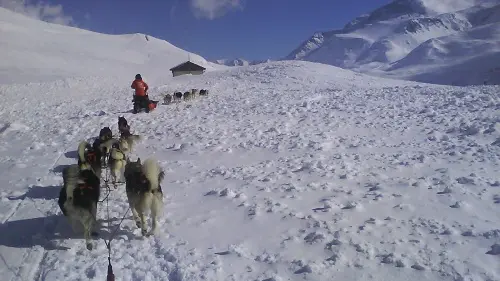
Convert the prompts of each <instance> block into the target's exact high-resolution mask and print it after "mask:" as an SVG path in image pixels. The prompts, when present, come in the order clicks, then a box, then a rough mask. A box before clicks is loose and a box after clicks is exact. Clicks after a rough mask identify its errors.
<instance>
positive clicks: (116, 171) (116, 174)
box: [108, 143, 127, 189]
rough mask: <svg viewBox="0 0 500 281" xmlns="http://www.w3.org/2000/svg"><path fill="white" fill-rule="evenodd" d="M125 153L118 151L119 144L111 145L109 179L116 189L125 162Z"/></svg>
mask: <svg viewBox="0 0 500 281" xmlns="http://www.w3.org/2000/svg"><path fill="white" fill-rule="evenodd" d="M126 158H127V157H126V155H125V153H123V151H122V150H121V149H120V145H119V143H115V144H113V146H112V147H111V151H110V152H109V162H108V163H109V169H110V170H111V177H112V179H113V183H114V185H115V189H116V183H117V182H118V180H119V179H121V174H122V170H123V169H124V168H125V165H126V164H127V162H126V161H125V159H126Z"/></svg>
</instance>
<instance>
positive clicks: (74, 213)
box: [57, 164, 100, 251]
mask: <svg viewBox="0 0 500 281" xmlns="http://www.w3.org/2000/svg"><path fill="white" fill-rule="evenodd" d="M63 181H64V186H63V187H62V188H61V191H60V192H59V199H58V201H57V203H58V205H59V208H61V211H62V213H63V214H64V216H66V217H67V218H68V220H69V222H70V224H71V226H72V228H73V231H75V232H76V231H77V228H76V227H77V223H78V222H79V223H81V224H82V225H83V235H84V238H85V244H86V245H87V249H88V250H89V251H90V250H92V248H93V247H92V244H91V243H90V238H91V236H92V235H97V234H96V233H95V232H92V229H93V228H94V226H95V224H96V222H97V202H98V201H99V196H100V179H99V177H98V176H97V175H96V174H94V172H93V171H92V170H90V169H85V170H80V167H79V165H77V164H73V165H70V166H68V167H66V168H64V170H63Z"/></svg>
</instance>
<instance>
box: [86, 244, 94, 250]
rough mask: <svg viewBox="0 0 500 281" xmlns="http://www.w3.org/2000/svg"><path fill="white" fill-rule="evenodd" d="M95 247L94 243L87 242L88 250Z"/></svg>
mask: <svg viewBox="0 0 500 281" xmlns="http://www.w3.org/2000/svg"><path fill="white" fill-rule="evenodd" d="M93 248H94V247H93V246H92V243H88V244H87V250H89V251H92V249H93Z"/></svg>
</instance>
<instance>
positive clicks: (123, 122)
mask: <svg viewBox="0 0 500 281" xmlns="http://www.w3.org/2000/svg"><path fill="white" fill-rule="evenodd" d="M118 131H119V132H120V134H122V133H123V132H125V131H128V132H130V126H129V125H128V122H127V119H125V117H123V116H119V117H118Z"/></svg>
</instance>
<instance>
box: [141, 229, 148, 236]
mask: <svg viewBox="0 0 500 281" xmlns="http://www.w3.org/2000/svg"><path fill="white" fill-rule="evenodd" d="M141 233H142V236H146V237H147V236H148V232H147V231H146V230H145V229H143V230H141Z"/></svg>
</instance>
